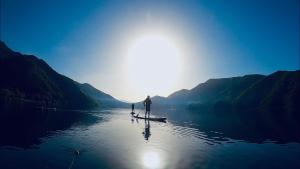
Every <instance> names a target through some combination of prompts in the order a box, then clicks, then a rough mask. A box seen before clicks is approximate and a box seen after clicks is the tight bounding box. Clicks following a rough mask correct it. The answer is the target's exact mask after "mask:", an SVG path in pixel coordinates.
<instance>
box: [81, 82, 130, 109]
mask: <svg viewBox="0 0 300 169" xmlns="http://www.w3.org/2000/svg"><path fill="white" fill-rule="evenodd" d="M77 85H78V86H79V88H80V90H81V91H82V92H83V93H84V94H86V95H87V96H89V97H91V98H92V99H93V100H95V101H96V102H97V104H98V105H100V106H101V107H111V108H113V107H129V104H127V103H125V102H122V101H119V100H117V99H115V98H114V97H112V96H111V95H109V94H106V93H104V92H102V91H100V90H98V89H96V88H94V87H93V86H92V85H90V84H88V83H83V84H80V83H78V84H77Z"/></svg>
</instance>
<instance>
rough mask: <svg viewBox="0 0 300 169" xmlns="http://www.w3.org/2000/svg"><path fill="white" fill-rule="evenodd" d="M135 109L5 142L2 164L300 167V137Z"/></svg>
mask: <svg viewBox="0 0 300 169" xmlns="http://www.w3.org/2000/svg"><path fill="white" fill-rule="evenodd" d="M137 112H138V110H137ZM129 113H130V110H129V109H111V110H99V111H93V112H84V113H82V114H84V115H82V117H81V118H80V119H79V120H77V121H76V122H75V123H73V124H72V125H70V126H69V127H67V128H63V129H59V130H54V131H50V132H47V134H45V135H43V136H40V137H38V138H37V140H35V139H32V140H33V141H32V142H31V140H30V139H29V140H28V139H26V142H27V143H28V144H26V146H24V144H21V143H19V142H24V139H23V136H22V137H14V138H13V139H15V140H14V143H15V144H9V143H7V142H2V143H1V146H0V168H1V169H2V168H3V169H6V168H8V169H9V168H12V169H15V168H30V169H35V168H36V169H52V168H55V169H68V168H74V169H76V168H77V169H79V168H80V169H91V168H112V169H114V168H116V169H118V168H120V169H121V168H122V169H126V168H128V169H143V168H144V169H170V168H180V169H181V168H191V169H193V168H207V169H211V168H216V169H217V168H223V169H232V168H237V169H243V168H245V169H248V168H249V169H253V168H256V169H257V168H264V169H265V168H288V169H294V168H295V169H296V168H297V169H298V168H300V160H299V159H300V144H299V142H297V141H293V140H290V141H287V140H284V141H282V140H276V136H274V137H272V136H273V135H270V136H268V134H266V132H259V131H253V130H251V129H249V131H247V130H243V129H239V128H237V127H230V126H229V127H227V129H224V132H223V130H222V129H220V128H219V127H215V126H218V125H214V124H212V123H211V121H215V118H218V117H213V116H209V115H200V114H196V113H194V112H184V111H181V112H180V111H175V110H168V111H161V112H158V113H156V115H159V116H166V117H168V120H167V122H166V123H161V122H153V121H145V120H141V119H139V120H137V119H134V118H132V117H131V116H130V114H129ZM231 123H232V120H229V121H228V123H224V124H219V125H221V126H223V127H222V128H225V127H224V126H228V124H231ZM231 131H239V132H231ZM253 133H257V134H253ZM16 135H18V133H16ZM21 135H23V134H21ZM1 137H2V138H4V137H6V136H5V135H2V136H1ZM24 137H26V138H27V136H24ZM11 140H12V139H10V142H12V141H11Z"/></svg>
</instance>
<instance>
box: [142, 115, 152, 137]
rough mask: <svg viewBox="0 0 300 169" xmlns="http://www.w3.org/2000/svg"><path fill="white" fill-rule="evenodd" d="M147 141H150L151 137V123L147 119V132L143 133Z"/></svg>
mask: <svg viewBox="0 0 300 169" xmlns="http://www.w3.org/2000/svg"><path fill="white" fill-rule="evenodd" d="M143 135H144V138H145V140H149V137H150V136H151V133H150V121H149V120H146V119H145V130H144V132H143Z"/></svg>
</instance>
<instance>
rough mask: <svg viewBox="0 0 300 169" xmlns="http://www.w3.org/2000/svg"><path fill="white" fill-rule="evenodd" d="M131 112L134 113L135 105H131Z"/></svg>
mask: <svg viewBox="0 0 300 169" xmlns="http://www.w3.org/2000/svg"><path fill="white" fill-rule="evenodd" d="M131 112H134V104H132V105H131Z"/></svg>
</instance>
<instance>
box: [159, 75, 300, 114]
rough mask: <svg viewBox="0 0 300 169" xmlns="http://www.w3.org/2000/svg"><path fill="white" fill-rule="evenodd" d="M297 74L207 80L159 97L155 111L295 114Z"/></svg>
mask: <svg viewBox="0 0 300 169" xmlns="http://www.w3.org/2000/svg"><path fill="white" fill-rule="evenodd" d="M299 83H300V71H299V70H297V71H278V72H275V73H273V74H271V75H268V76H265V75H258V74H254V75H245V76H241V77H231V78H220V79H209V80H207V81H206V82H204V83H201V84H199V85H197V86H196V87H194V88H192V89H191V90H187V89H183V90H179V91H177V92H174V93H173V94H171V95H169V96H168V97H160V98H159V100H158V99H156V98H153V100H155V101H157V102H158V103H157V104H158V105H157V107H163V106H164V107H185V108H189V109H194V110H199V109H206V110H207V109H212V108H217V109H222V108H226V109H228V108H233V107H234V108H243V109H244V108H248V109H261V110H269V111H274V109H276V110H282V111H285V112H290V113H292V114H293V113H295V112H296V111H297V110H299V104H298V103H299V100H300V98H299V96H300V93H299V90H300V84H299Z"/></svg>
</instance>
